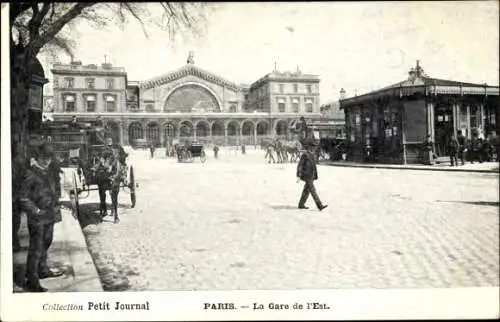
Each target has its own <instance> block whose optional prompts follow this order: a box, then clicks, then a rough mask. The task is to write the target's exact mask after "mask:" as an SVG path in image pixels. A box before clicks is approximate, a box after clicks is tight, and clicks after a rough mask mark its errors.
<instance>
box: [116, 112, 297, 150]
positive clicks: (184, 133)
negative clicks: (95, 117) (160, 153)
mask: <svg viewBox="0 0 500 322" xmlns="http://www.w3.org/2000/svg"><path fill="white" fill-rule="evenodd" d="M292 121H293V120H292V119H290V120H288V119H280V120H262V119H261V120H248V119H246V120H234V119H233V120H231V119H229V120H220V119H216V120H206V119H203V120H194V121H193V120H166V121H165V120H144V119H142V120H136V121H135V120H129V121H125V122H124V123H123V129H122V131H123V132H122V133H123V134H125V135H122V137H123V140H122V144H124V145H132V146H134V145H135V143H136V142H137V140H147V141H148V142H155V143H156V144H157V145H160V146H165V145H166V144H172V142H174V141H188V140H196V141H199V142H201V143H204V144H207V143H214V144H218V145H240V144H245V145H253V144H259V143H260V141H261V140H262V139H263V138H268V137H277V138H281V139H292V138H293V136H294V133H292V132H291V131H290V125H291V123H292ZM117 126H118V125H117ZM115 128H116V127H115ZM113 133H116V132H113ZM117 135H119V134H118V133H117Z"/></svg>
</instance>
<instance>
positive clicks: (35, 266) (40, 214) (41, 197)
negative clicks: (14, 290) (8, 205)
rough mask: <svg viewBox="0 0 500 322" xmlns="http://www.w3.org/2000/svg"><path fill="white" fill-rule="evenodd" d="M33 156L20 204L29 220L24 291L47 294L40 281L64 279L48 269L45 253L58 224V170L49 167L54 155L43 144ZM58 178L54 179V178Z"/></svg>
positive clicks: (52, 165) (51, 165)
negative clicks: (56, 278) (52, 278)
mask: <svg viewBox="0 0 500 322" xmlns="http://www.w3.org/2000/svg"><path fill="white" fill-rule="evenodd" d="M37 150H38V151H37V152H36V153H35V155H34V158H33V161H34V162H32V164H31V166H30V168H29V169H28V170H27V171H26V173H25V177H24V179H23V181H22V183H21V189H20V198H19V200H20V203H21V207H22V209H23V210H24V211H25V212H26V214H27V217H28V230H29V247H28V258H27V265H26V266H27V267H26V284H25V288H26V290H27V291H30V292H46V291H47V289H46V288H44V287H42V286H41V285H40V279H45V278H51V277H57V276H61V275H63V272H61V271H53V270H51V269H50V268H49V267H48V265H47V252H48V249H49V247H50V245H51V244H52V240H53V232H54V224H55V223H57V222H60V221H61V213H60V205H59V197H60V193H61V192H60V189H61V187H60V184H59V183H60V177H59V173H60V169H58V168H57V165H55V164H52V161H53V157H54V154H53V152H52V150H51V149H50V147H49V146H47V144H46V143H44V144H42V145H41V146H40V147H39V148H38V149H37ZM56 174H57V175H56Z"/></svg>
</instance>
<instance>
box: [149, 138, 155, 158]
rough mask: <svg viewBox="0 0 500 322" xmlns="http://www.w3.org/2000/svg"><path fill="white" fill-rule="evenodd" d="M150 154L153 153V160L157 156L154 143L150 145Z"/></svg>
mask: <svg viewBox="0 0 500 322" xmlns="http://www.w3.org/2000/svg"><path fill="white" fill-rule="evenodd" d="M149 152H150V153H151V159H152V158H153V157H154V155H155V144H154V142H151V144H150V145H149Z"/></svg>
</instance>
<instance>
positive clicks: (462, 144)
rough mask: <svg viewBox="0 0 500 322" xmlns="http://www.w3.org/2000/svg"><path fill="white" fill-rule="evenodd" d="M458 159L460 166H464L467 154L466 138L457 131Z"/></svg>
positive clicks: (460, 131)
mask: <svg viewBox="0 0 500 322" xmlns="http://www.w3.org/2000/svg"><path fill="white" fill-rule="evenodd" d="M457 141H458V157H459V158H460V162H461V163H462V165H464V164H465V156H466V154H467V138H466V137H465V135H464V134H463V133H462V130H458V136H457Z"/></svg>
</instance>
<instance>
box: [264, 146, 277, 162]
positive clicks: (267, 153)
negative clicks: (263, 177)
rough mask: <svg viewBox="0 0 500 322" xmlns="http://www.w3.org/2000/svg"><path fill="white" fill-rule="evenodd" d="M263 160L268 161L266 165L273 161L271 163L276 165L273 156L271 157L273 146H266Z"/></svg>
mask: <svg viewBox="0 0 500 322" xmlns="http://www.w3.org/2000/svg"><path fill="white" fill-rule="evenodd" d="M264 158H265V159H267V158H269V160H268V161H267V163H271V160H273V163H276V160H274V156H273V146H272V145H270V144H269V145H268V146H266V155H265V156H264Z"/></svg>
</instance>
